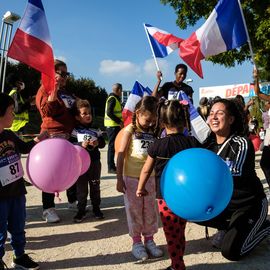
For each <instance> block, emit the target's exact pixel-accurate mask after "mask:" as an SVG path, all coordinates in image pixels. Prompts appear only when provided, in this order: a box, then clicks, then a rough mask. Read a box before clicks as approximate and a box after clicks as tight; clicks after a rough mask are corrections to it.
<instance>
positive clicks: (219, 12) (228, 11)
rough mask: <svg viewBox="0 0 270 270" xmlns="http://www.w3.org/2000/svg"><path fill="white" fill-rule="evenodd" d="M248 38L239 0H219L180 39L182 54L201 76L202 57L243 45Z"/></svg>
mask: <svg viewBox="0 0 270 270" xmlns="http://www.w3.org/2000/svg"><path fill="white" fill-rule="evenodd" d="M247 40H248V36H247V32H246V29H245V22H244V20H243V16H242V10H241V6H240V2H239V1H238V0H219V1H218V3H217V5H216V7H215V8H214V10H213V11H212V13H211V14H210V16H209V17H208V19H207V20H206V22H205V23H204V24H203V25H202V26H201V27H200V28H199V29H197V30H196V31H195V32H194V33H193V34H192V35H191V36H190V37H189V38H188V39H186V40H184V41H183V42H181V44H180V46H179V48H180V57H182V58H183V60H184V61H185V62H186V63H187V64H188V65H189V66H190V67H191V68H192V69H193V70H194V71H195V72H196V73H197V74H198V75H199V76H200V77H203V75H202V69H201V64H200V60H201V59H204V58H206V57H209V56H213V55H217V54H219V53H222V52H225V51H229V50H232V49H234V48H237V47H240V46H242V45H243V44H244V43H246V42H247Z"/></svg>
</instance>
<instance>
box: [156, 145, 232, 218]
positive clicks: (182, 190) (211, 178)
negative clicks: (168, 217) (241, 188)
mask: <svg viewBox="0 0 270 270" xmlns="http://www.w3.org/2000/svg"><path fill="white" fill-rule="evenodd" d="M160 188H161V194H162V196H163V198H164V200H165V202H166V203H167V205H168V207H169V208H170V209H171V210H172V211H173V212H174V213H175V214H176V215H177V216H179V217H181V218H183V219H186V220H189V221H197V222H198V221H205V220H209V219H212V218H214V217H216V216H217V215H218V214H220V213H221V212H222V211H223V210H224V209H225V208H226V206H227V205H228V203H229V201H230V199H231V196H232V192H233V178H232V175H231V172H230V170H229V167H228V166H227V164H226V163H225V162H224V160H223V159H221V158H220V157H219V156H218V155H217V154H215V153H213V152H211V151H209V150H206V149H202V148H190V149H186V150H184V151H181V152H179V153H177V154H176V155H174V156H173V157H172V158H171V159H170V160H169V161H168V163H167V165H166V166H165V168H164V170H163V173H162V175H161V183H160Z"/></svg>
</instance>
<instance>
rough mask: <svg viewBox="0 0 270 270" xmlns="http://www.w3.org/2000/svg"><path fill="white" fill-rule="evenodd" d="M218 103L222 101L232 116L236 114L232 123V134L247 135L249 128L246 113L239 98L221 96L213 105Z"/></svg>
mask: <svg viewBox="0 0 270 270" xmlns="http://www.w3.org/2000/svg"><path fill="white" fill-rule="evenodd" d="M216 103H222V104H223V105H224V106H225V108H226V111H227V112H228V114H229V115H230V116H234V121H233V123H232V125H231V134H235V135H239V136H245V135H246V130H247V123H246V119H245V117H246V116H245V113H244V110H243V108H242V106H241V105H240V103H239V101H238V100H237V99H224V98H221V99H219V100H216V101H215V102H213V104H212V106H213V105H214V104H216Z"/></svg>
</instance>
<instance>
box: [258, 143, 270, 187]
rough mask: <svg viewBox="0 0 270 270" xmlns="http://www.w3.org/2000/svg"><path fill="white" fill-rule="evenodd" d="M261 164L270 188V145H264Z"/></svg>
mask: <svg viewBox="0 0 270 270" xmlns="http://www.w3.org/2000/svg"><path fill="white" fill-rule="evenodd" d="M260 165H261V168H262V170H263V173H264V176H265V179H266V181H267V183H268V187H269V188H270V147H269V146H264V148H263V151H262V157H261V161H260Z"/></svg>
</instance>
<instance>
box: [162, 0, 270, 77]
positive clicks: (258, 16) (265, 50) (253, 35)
mask: <svg viewBox="0 0 270 270" xmlns="http://www.w3.org/2000/svg"><path fill="white" fill-rule="evenodd" d="M160 2H161V3H163V4H164V5H170V6H171V7H172V8H173V9H174V10H175V13H176V15H177V20H176V25H178V26H179V27H180V28H181V29H186V28H187V27H188V26H189V25H191V26H194V25H195V24H196V23H197V22H198V20H200V19H202V18H204V19H206V18H208V16H209V14H210V13H211V12H212V10H213V9H214V7H215V5H216V4H217V0H208V1H201V0H188V1H186V0H160ZM241 5H242V9H243V13H244V16H245V20H246V24H247V28H248V32H249V36H250V41H251V45H252V48H253V51H254V58H255V62H256V65H257V66H258V67H259V68H260V69H261V71H260V78H261V79H264V80H268V81H270V20H269V17H270V6H269V0H260V1H257V0H242V1H241ZM250 59H251V55H250V50H249V46H248V44H245V45H244V46H242V47H241V48H239V49H234V50H232V51H229V52H225V53H222V54H219V55H216V56H212V57H209V58H208V59H206V60H207V61H211V62H213V63H215V64H221V65H224V66H225V67H233V66H235V64H241V63H243V62H244V61H246V60H250Z"/></svg>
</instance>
